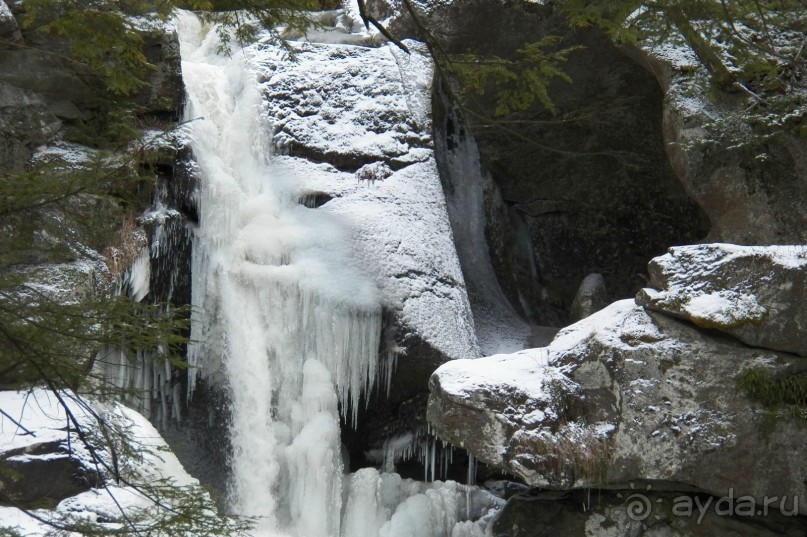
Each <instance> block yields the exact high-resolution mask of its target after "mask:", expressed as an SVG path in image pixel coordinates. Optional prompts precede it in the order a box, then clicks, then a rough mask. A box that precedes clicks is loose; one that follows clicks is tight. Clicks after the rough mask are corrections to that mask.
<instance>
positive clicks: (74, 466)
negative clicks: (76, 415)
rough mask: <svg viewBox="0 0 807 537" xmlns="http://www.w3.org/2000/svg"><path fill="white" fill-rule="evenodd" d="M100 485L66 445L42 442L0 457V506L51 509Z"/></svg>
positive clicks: (11, 451) (94, 474) (92, 472)
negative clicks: (64, 500)
mask: <svg viewBox="0 0 807 537" xmlns="http://www.w3.org/2000/svg"><path fill="white" fill-rule="evenodd" d="M99 483H100V478H99V475H98V473H97V472H96V471H95V470H93V469H92V468H88V467H87V466H86V465H85V464H84V463H83V462H82V461H81V460H80V459H79V458H76V457H74V456H72V454H71V451H70V449H69V448H68V446H67V445H66V443H62V442H42V443H37V444H31V445H29V446H26V447H24V448H19V449H15V450H9V451H5V452H3V453H0V505H8V506H15V507H37V508H43V507H47V508H51V509H52V508H54V507H56V505H57V504H58V503H59V502H60V501H61V500H63V499H65V498H68V497H70V496H75V495H76V494H79V493H81V492H85V491H87V490H90V488H92V487H94V486H97V485H98V484H99Z"/></svg>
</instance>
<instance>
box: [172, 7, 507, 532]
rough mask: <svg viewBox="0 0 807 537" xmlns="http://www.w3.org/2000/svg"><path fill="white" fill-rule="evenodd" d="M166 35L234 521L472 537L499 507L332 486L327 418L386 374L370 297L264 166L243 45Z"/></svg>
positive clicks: (394, 489) (334, 456)
mask: <svg viewBox="0 0 807 537" xmlns="http://www.w3.org/2000/svg"><path fill="white" fill-rule="evenodd" d="M177 27H178V30H179V35H180V42H181V47H182V55H183V76H184V78H185V83H186V89H187V92H188V105H187V110H186V120H189V121H190V120H193V121H191V123H190V124H189V125H190V131H189V137H190V140H191V147H192V149H193V153H194V156H195V158H196V160H197V163H198V166H199V170H200V188H199V192H198V204H199V208H200V221H199V226H198V228H197V229H196V230H195V239H194V251H193V261H192V262H193V269H192V270H193V308H194V309H193V316H194V318H193V321H194V322H193V328H192V330H193V332H192V334H191V339H192V340H193V341H194V342H195V343H194V344H193V345H192V346H191V348H190V349H189V362H190V365H191V367H193V368H194V369H195V370H196V371H204V374H205V375H208V374H214V372H215V371H216V370H217V369H218V370H220V371H221V372H222V373H223V375H224V377H225V378H226V380H227V384H228V386H229V389H230V392H229V393H230V408H231V413H232V416H231V424H230V434H231V443H232V446H233V455H232V460H231V470H232V480H231V481H232V485H231V490H230V498H229V500H230V507H231V509H232V510H233V512H235V513H237V514H242V515H249V516H253V517H259V520H260V521H259V524H258V527H257V528H256V534H257V535H293V536H300V537H328V536H334V537H336V536H339V535H344V536H346V537H347V536H350V537H376V536H385V537H398V536H400V535H416V536H422V537H438V536H445V537H449V536H451V537H458V536H463V535H476V534H479V532H480V531H481V530H480V528H481V527H482V526H483V525H484V524H485V522H484V521H481V522H472V523H467V522H464V521H465V520H466V519H467V518H468V515H469V514H470V513H471V512H472V511H473V513H474V514H477V515H479V516H481V514H483V511H484V512H486V510H487V509H489V508H491V507H492V506H495V505H496V504H497V500H496V499H495V498H492V497H490V496H489V495H486V494H485V493H483V492H481V491H477V490H475V489H474V492H473V493H471V492H469V490H470V489H467V487H465V486H464V485H459V484H456V483H450V482H449V483H441V482H436V483H431V484H418V483H415V482H411V481H405V480H402V479H401V478H400V476H397V474H390V473H387V474H380V473H378V471H376V470H374V469H364V470H361V471H360V472H358V473H357V474H355V475H354V476H352V477H345V476H343V463H342V458H341V443H340V434H339V433H340V429H339V419H340V410H341V416H342V417H343V418H344V419H345V420H346V421H348V422H350V421H354V420H355V419H356V412H357V409H358V405H359V401H360V398H361V396H362V394H363V393H365V392H366V391H367V390H368V389H370V388H371V387H373V386H374V384H375V381H376V376H377V372H379V373H381V375H380V376H382V377H384V378H383V379H382V382H384V383H385V384H387V385H388V384H389V375H390V373H391V370H392V368H393V367H394V364H393V363H392V360H394V357H393V358H390V359H389V360H388V361H389V363H386V362H385V363H384V365H383V366H382V370H381V371H377V369H378V368H379V365H378V362H379V357H378V351H379V344H380V334H381V298H380V293H379V291H378V289H377V287H376V284H375V283H374V281H373V280H372V279H371V278H370V277H369V276H367V275H365V274H364V273H363V272H362V271H361V270H360V269H359V268H358V267H357V266H356V265H355V264H354V263H353V262H352V260H351V257H352V252H351V251H350V245H351V230H350V229H347V228H346V226H345V225H344V224H343V222H342V221H341V220H340V219H339V217H338V216H335V215H332V214H328V213H327V212H323V211H318V210H316V209H312V208H309V207H307V206H306V205H314V204H305V205H302V204H301V203H300V197H299V185H298V183H299V180H298V179H297V178H295V177H294V176H293V175H292V174H290V172H289V171H283V170H282V169H280V168H278V167H276V166H273V164H272V161H271V159H270V148H271V145H272V138H271V125H270V124H269V119H268V117H267V113H266V110H265V108H264V105H263V104H262V102H261V97H260V94H259V91H258V84H257V82H256V80H255V75H254V68H253V67H252V65H253V62H254V55H255V54H256V53H257V52H256V49H254V48H246V49H244V50H243V51H239V52H238V54H233V55H232V56H231V57H227V56H223V55H221V54H219V53H217V48H218V41H217V36H216V32H215V31H206V30H209V28H203V27H202V26H201V25H200V24H199V21H198V20H197V19H196V18H195V17H194V16H193V15H190V14H187V13H185V14H182V15H181V16H180V17H179V20H178V23H177ZM192 376H193V375H192ZM193 383H194V380H193V379H192V380H191V383H190V384H191V389H193ZM384 387H385V388H386V387H387V386H384ZM431 465H432V467H433V466H434V463H433V462H431ZM466 489H467V490H466ZM477 496H479V497H480V498H483V499H476V500H474V499H475V498H477ZM343 497H344V505H343ZM470 501H476V502H477V503H476V504H475V505H476V506H475V507H473V509H472V507H470V506H469V502H470ZM477 518H478V517H477ZM413 521H416V522H417V524H416V526H415V527H412V523H413ZM413 531H414V533H412V532H413Z"/></svg>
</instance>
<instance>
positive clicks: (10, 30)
mask: <svg viewBox="0 0 807 537" xmlns="http://www.w3.org/2000/svg"><path fill="white" fill-rule="evenodd" d="M0 39H5V40H7V41H11V42H17V41H19V40H20V39H22V34H21V33H20V27H19V25H18V24H17V19H15V18H14V14H13V13H12V12H11V8H9V7H8V4H6V3H5V2H4V1H3V0H0Z"/></svg>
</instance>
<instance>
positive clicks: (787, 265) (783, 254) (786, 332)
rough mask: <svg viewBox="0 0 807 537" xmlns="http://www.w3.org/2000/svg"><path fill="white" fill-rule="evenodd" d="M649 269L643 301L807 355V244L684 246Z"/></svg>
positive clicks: (756, 342) (701, 324)
mask: <svg viewBox="0 0 807 537" xmlns="http://www.w3.org/2000/svg"><path fill="white" fill-rule="evenodd" d="M648 270H649V273H650V280H649V281H648V285H649V286H650V287H652V289H644V290H642V291H641V293H639V295H638V296H637V297H636V301H637V302H638V303H639V304H641V305H642V306H644V307H646V308H648V309H652V310H655V311H660V312H663V313H666V314H668V315H672V316H675V317H679V318H683V319H687V320H689V321H691V322H693V323H694V324H695V325H697V326H699V327H701V328H707V329H713V330H720V331H721V332H726V333H728V334H731V335H733V336H735V337H737V338H738V339H740V340H741V341H743V342H744V343H747V344H748V345H751V346H753V347H764V348H767V349H774V350H779V351H786V352H792V353H796V354H799V355H801V356H807V303H805V299H806V298H807V246H803V245H802V246H768V247H762V246H757V247H754V246H735V245H731V244H702V245H697V246H680V247H675V248H670V251H669V252H668V253H667V254H666V255H663V256H661V257H657V258H655V259H653V260H652V261H651V262H650V264H649V266H648Z"/></svg>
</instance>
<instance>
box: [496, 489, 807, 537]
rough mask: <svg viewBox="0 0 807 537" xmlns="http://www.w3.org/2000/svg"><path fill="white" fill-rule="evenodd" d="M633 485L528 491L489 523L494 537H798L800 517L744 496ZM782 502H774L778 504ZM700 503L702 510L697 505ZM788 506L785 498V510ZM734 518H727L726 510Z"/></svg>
mask: <svg viewBox="0 0 807 537" xmlns="http://www.w3.org/2000/svg"><path fill="white" fill-rule="evenodd" d="M720 502H721V499H720V498H715V497H711V496H705V495H700V496H695V495H691V494H682V493H675V492H664V491H657V490H655V489H654V487H653V485H652V484H644V483H636V484H635V488H634V489H630V490H626V491H622V492H617V491H609V490H590V489H589V490H574V491H569V492H564V493H557V492H548V491H532V492H530V493H528V494H519V495H517V496H516V497H514V498H512V499H511V500H510V501H509V502H508V503H507V505H506V506H505V508H504V509H503V510H502V511H501V512H500V513H499V515H498V516H497V517H496V519H495V520H494V521H493V522H492V523H491V526H490V530H489V531H490V534H491V535H492V537H557V536H562V537H594V536H596V537H638V536H641V537H714V536H717V535H719V536H721V537H728V536H731V537H757V536H758V537H774V536H787V537H797V536H799V537H800V536H802V535H804V524H805V520H804V517H796V516H787V515H782V514H779V513H776V512H774V510H773V509H769V510H768V512H767V513H766V514H765V515H764V516H763V514H762V512H760V514H759V515H757V511H758V509H756V507H754V509H753V511H752V510H751V507H752V504H751V502H750V501H747V499H743V500H741V499H738V498H733V499H731V500H729V498H728V497H726V499H724V500H723V502H722V503H720ZM779 503H780V502H776V504H777V507H778V506H779ZM698 505H700V506H701V507H702V509H700V510H699V509H698V507H697V506H698ZM791 505H792V504H790V503H789V502H785V504H784V507H785V510H786V511H787V510H788V509H789V508H790V507H791ZM760 511H761V510H760ZM729 512H731V513H735V512H736V513H737V515H738V516H729V515H728V513H729Z"/></svg>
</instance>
